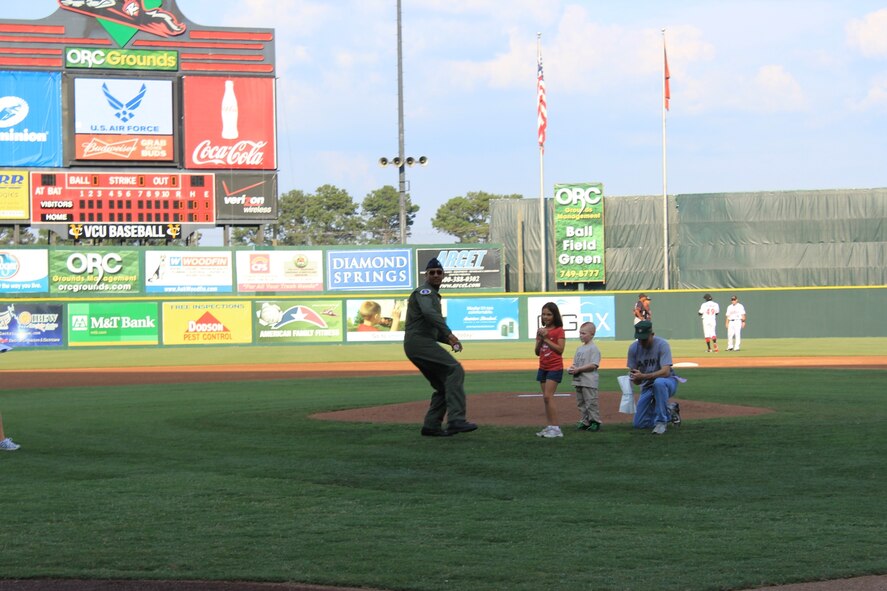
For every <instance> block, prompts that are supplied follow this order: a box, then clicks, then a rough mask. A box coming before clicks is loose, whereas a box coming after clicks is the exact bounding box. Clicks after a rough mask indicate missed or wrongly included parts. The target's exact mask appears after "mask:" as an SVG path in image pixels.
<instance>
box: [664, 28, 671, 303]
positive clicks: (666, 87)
mask: <svg viewBox="0 0 887 591" xmlns="http://www.w3.org/2000/svg"><path fill="white" fill-rule="evenodd" d="M662 58H663V61H662V285H663V288H664V289H668V167H667V160H666V140H665V113H666V111H668V100H669V99H670V98H671V96H670V95H671V90H670V88H669V82H668V80H669V78H670V77H671V76H670V73H669V71H668V54H667V53H666V52H665V29H662Z"/></svg>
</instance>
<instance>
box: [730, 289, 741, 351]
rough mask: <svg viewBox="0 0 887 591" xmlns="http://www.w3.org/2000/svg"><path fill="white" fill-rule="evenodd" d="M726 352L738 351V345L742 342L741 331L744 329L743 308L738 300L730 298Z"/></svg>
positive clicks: (734, 297)
mask: <svg viewBox="0 0 887 591" xmlns="http://www.w3.org/2000/svg"><path fill="white" fill-rule="evenodd" d="M726 322H727V350H728V351H739V343H740V341H741V340H742V329H743V328H745V306H743V305H742V304H740V303H739V298H737V297H736V296H733V297H731V298H730V305H729V306H727V320H726Z"/></svg>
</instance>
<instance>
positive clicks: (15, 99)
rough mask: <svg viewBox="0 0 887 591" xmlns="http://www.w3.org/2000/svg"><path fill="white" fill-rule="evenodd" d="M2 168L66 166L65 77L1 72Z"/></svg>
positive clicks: (37, 73)
mask: <svg viewBox="0 0 887 591" xmlns="http://www.w3.org/2000/svg"><path fill="white" fill-rule="evenodd" d="M0 166H51V167H58V166H62V76H61V74H60V73H58V72H45V73H44V72H15V71H12V72H0Z"/></svg>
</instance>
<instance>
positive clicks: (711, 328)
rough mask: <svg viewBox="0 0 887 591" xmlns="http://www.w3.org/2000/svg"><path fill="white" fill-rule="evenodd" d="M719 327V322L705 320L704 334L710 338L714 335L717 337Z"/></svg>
mask: <svg viewBox="0 0 887 591" xmlns="http://www.w3.org/2000/svg"><path fill="white" fill-rule="evenodd" d="M717 327H718V323H717V322H703V323H702V336H704V337H705V338H707V339H710V338H712V337H716V336H717V334H715V330H716V329H717Z"/></svg>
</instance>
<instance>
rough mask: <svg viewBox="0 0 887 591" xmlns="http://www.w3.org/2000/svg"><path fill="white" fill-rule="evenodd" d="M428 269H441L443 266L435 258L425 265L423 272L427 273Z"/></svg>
mask: <svg viewBox="0 0 887 591" xmlns="http://www.w3.org/2000/svg"><path fill="white" fill-rule="evenodd" d="M428 269H443V265H442V264H441V263H440V261H439V260H437V257H434V258H432V259H431V260H430V261H428V264H427V265H425V270H426V271H427V270H428Z"/></svg>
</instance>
